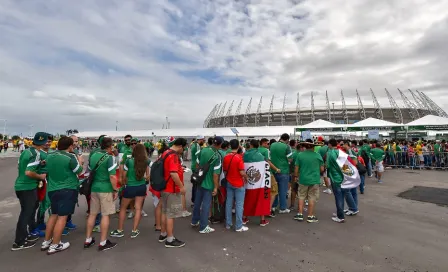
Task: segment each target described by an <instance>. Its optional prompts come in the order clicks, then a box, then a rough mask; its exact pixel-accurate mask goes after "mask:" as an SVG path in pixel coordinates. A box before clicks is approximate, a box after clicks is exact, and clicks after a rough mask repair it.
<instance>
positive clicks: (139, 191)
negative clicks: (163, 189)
mask: <svg viewBox="0 0 448 272" xmlns="http://www.w3.org/2000/svg"><path fill="white" fill-rule="evenodd" d="M137 196H146V185H145V184H142V185H138V186H125V187H124V189H123V197H124V198H135V197H137Z"/></svg>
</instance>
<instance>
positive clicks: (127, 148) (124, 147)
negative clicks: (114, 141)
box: [118, 144, 132, 154]
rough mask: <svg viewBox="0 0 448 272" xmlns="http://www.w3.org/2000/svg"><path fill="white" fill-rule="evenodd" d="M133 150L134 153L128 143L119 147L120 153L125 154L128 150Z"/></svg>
mask: <svg viewBox="0 0 448 272" xmlns="http://www.w3.org/2000/svg"><path fill="white" fill-rule="evenodd" d="M129 151H130V152H131V154H132V147H131V146H127V145H126V144H122V145H121V146H120V147H118V153H121V154H124V153H126V152H129Z"/></svg>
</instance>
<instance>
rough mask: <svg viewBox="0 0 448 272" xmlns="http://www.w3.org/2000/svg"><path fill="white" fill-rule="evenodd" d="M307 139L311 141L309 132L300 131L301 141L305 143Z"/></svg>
mask: <svg viewBox="0 0 448 272" xmlns="http://www.w3.org/2000/svg"><path fill="white" fill-rule="evenodd" d="M308 139H313V137H312V136H311V131H309V130H305V131H302V141H305V140H308Z"/></svg>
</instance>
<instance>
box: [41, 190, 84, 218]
mask: <svg viewBox="0 0 448 272" xmlns="http://www.w3.org/2000/svg"><path fill="white" fill-rule="evenodd" d="M48 197H49V198H50V202H51V213H52V214H57V215H59V216H67V215H70V214H73V213H74V212H75V206H76V203H78V190H73V189H62V190H56V191H51V192H48Z"/></svg>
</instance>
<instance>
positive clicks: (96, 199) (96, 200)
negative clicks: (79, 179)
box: [90, 192, 115, 215]
mask: <svg viewBox="0 0 448 272" xmlns="http://www.w3.org/2000/svg"><path fill="white" fill-rule="evenodd" d="M99 213H101V214H102V215H111V214H115V203H114V195H113V193H94V192H92V193H91V195H90V214H91V215H97V214H99Z"/></svg>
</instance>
